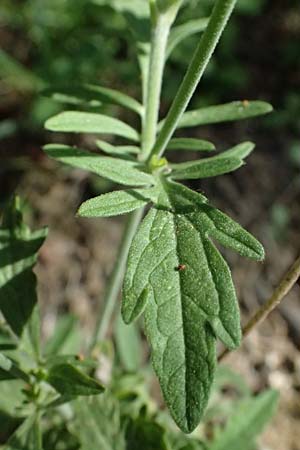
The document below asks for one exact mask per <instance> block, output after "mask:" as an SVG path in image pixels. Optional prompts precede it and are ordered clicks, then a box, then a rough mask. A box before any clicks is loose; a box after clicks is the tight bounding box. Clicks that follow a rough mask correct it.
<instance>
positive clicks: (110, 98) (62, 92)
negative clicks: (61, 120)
mask: <svg viewBox="0 0 300 450" xmlns="http://www.w3.org/2000/svg"><path fill="white" fill-rule="evenodd" d="M43 95H45V96H47V97H50V98H52V99H53V100H56V101H59V102H62V103H71V104H72V105H85V104H86V105H90V106H101V104H102V103H113V104H117V105H120V106H124V107H125V108H128V109H131V110H132V111H134V112H136V113H138V114H140V115H142V114H143V106H142V105H141V104H140V103H139V102H138V101H137V100H135V99H134V98H132V97H129V95H126V94H123V93H122V92H120V91H117V90H115V89H110V88H106V87H103V86H97V85H93V84H83V85H82V86H74V87H73V86H72V87H70V86H61V87H57V88H50V89H46V90H45V91H43Z"/></svg>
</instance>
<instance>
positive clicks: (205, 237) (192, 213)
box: [122, 182, 263, 432]
mask: <svg viewBox="0 0 300 450" xmlns="http://www.w3.org/2000/svg"><path fill="white" fill-rule="evenodd" d="M163 188H164V189H165V196H164V197H163V196H162V197H161V201H160V203H159V204H158V205H157V207H155V208H152V209H151V210H150V212H149V213H148V215H147V216H146V218H145V219H144V221H143V222H142V224H141V226H140V228H139V230H138V232H137V234H136V236H135V238H134V239H133V242H132V245H131V249H130V252H129V257H128V265H127V271H126V274H125V280H124V286H123V304H122V315H123V318H124V320H125V322H126V323H129V322H131V321H132V320H134V319H135V318H136V317H138V316H139V315H140V314H141V313H142V312H144V313H145V329H146V335H147V337H148V340H149V342H150V345H151V348H152V362H153V366H154V369H155V371H156V374H157V376H158V378H159V381H160V385H161V388H162V391H163V394H164V398H165V400H166V403H167V405H168V407H169V409H170V412H171V414H172V416H173V418H174V420H175V421H176V423H177V424H178V426H179V427H180V428H181V429H182V430H183V431H185V432H191V431H193V429H194V428H195V427H196V426H197V425H198V423H199V421H200V419H201V417H202V415H203V412H204V409H205V407H206V405H207V401H208V398H209V394H210V388H211V385H212V382H213V377H214V371H215V363H216V354H215V346H216V338H219V339H220V340H222V341H223V343H224V344H225V345H226V346H228V347H229V348H235V347H237V346H238V345H239V343H240V341H241V328H240V316H239V308H238V303H237V298H236V294H235V289H234V286H233V282H232V279H231V274H230V269H229V267H228V266H227V264H226V262H225V260H224V259H223V257H222V256H221V254H220V253H219V251H218V250H217V249H216V247H215V246H214V244H213V243H212V242H211V238H213V239H216V240H218V241H219V242H221V243H222V245H224V246H227V247H230V248H232V249H234V250H236V251H238V252H239V253H240V254H243V255H244V256H248V257H250V258H254V259H261V258H262V257H263V249H262V246H261V245H260V244H259V242H258V241H257V240H256V239H255V238H253V237H252V236H251V235H250V234H249V233H247V232H246V231H245V230H243V228H242V227H241V226H240V225H238V224H237V223H236V222H234V221H233V220H232V219H230V218H228V217H227V216H226V215H225V214H223V213H221V212H220V211H218V210H217V209H215V208H213V207H212V206H210V205H208V204H207V202H206V199H205V198H204V197H203V196H200V195H198V194H196V193H194V192H193V191H190V190H189V189H188V188H186V187H184V186H181V185H178V184H177V183H169V182H163ZM168 207H171V210H168Z"/></svg>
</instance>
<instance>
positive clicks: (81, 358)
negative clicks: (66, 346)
mask: <svg viewBox="0 0 300 450" xmlns="http://www.w3.org/2000/svg"><path fill="white" fill-rule="evenodd" d="M75 358H76V360H77V361H80V362H82V361H84V355H83V354H82V353H78V355H76V357H75Z"/></svg>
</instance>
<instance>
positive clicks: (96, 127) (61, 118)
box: [45, 111, 139, 141]
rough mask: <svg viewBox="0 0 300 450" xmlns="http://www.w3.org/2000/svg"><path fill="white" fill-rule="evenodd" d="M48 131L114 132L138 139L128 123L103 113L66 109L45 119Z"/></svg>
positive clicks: (137, 135) (134, 139)
mask: <svg viewBox="0 0 300 450" xmlns="http://www.w3.org/2000/svg"><path fill="white" fill-rule="evenodd" d="M45 127H46V129H47V130H50V131H59V132H66V133H98V134H99V133H100V134H116V135H117V136H122V137H125V138H127V139H130V140H132V141H139V134H138V133H137V132H136V131H135V130H134V129H133V128H131V127H130V126H129V125H127V124H125V123H123V122H121V121H120V120H117V119H114V118H112V117H107V116H104V115H103V114H96V113H87V112H79V111H66V112H63V113H60V114H58V115H57V116H54V117H52V118H51V119H49V120H47V122H46V123H45Z"/></svg>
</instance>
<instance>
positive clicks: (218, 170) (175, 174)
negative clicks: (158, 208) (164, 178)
mask: <svg viewBox="0 0 300 450" xmlns="http://www.w3.org/2000/svg"><path fill="white" fill-rule="evenodd" d="M254 147H255V145H254V144H253V143H252V142H242V143H241V144H238V145H236V146H235V147H232V148H230V149H229V150H226V151H225V152H222V153H220V154H218V155H216V156H213V157H212V158H203V159H200V160H196V161H188V162H184V163H179V164H170V167H171V168H172V169H173V171H172V172H171V174H170V175H169V176H170V177H171V178H173V179H174V180H176V179H178V180H179V179H181V180H185V179H192V178H207V177H214V176H217V175H222V174H224V173H228V172H231V171H233V170H236V169H238V168H239V167H241V166H242V165H243V164H244V162H243V160H244V158H246V157H247V156H248V155H249V154H250V153H251V152H252V151H253V149H254Z"/></svg>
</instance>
